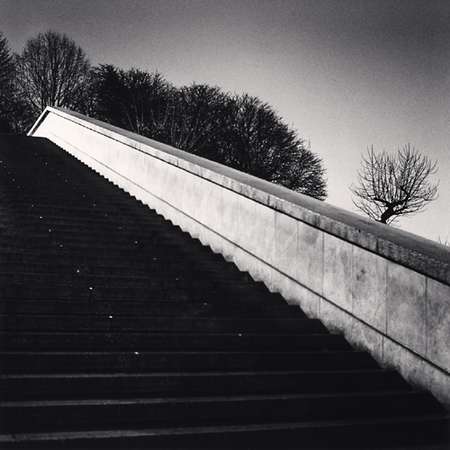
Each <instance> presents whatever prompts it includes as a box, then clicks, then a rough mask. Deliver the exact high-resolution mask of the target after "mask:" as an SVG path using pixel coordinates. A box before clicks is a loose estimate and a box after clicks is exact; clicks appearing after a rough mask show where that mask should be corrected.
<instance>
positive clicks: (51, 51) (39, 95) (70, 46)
mask: <svg viewBox="0 0 450 450" xmlns="http://www.w3.org/2000/svg"><path fill="white" fill-rule="evenodd" d="M88 73H89V61H88V59H87V57H86V55H85V53H84V51H83V50H82V49H81V48H80V47H78V46H77V45H76V44H75V42H74V41H73V40H71V39H69V38H68V37H67V36H66V35H65V34H60V33H56V32H54V31H47V32H46V33H40V34H38V35H37V37H35V38H33V39H30V40H28V41H27V43H26V44H25V48H24V50H23V52H22V54H21V55H20V56H18V57H17V81H18V85H19V88H20V90H21V93H22V95H23V96H24V98H27V100H28V101H29V103H30V106H31V108H32V109H33V110H34V112H35V113H39V112H40V111H42V110H43V109H44V108H45V107H46V106H62V107H67V108H72V109H77V108H78V106H79V104H80V102H81V101H82V98H83V95H84V90H85V87H86V85H85V82H86V78H87V76H88Z"/></svg>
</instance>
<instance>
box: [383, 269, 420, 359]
mask: <svg viewBox="0 0 450 450" xmlns="http://www.w3.org/2000/svg"><path fill="white" fill-rule="evenodd" d="M387 273H388V276H387V299H386V312H387V334H388V335H389V336H390V337H391V338H392V339H393V340H396V341H398V342H400V343H401V344H403V345H405V346H406V347H408V348H410V349H411V350H412V351H414V352H416V353H419V354H420V355H423V356H425V353H426V299H425V276H424V275H420V274H418V273H415V272H413V271H412V270H410V269H407V268H405V267H403V266H399V265H398V264H395V263H392V262H389V263H388V271H387Z"/></svg>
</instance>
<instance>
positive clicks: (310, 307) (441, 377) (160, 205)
mask: <svg viewBox="0 0 450 450" xmlns="http://www.w3.org/2000/svg"><path fill="white" fill-rule="evenodd" d="M29 134H30V135H32V136H43V137H46V138H48V139H50V140H51V141H53V142H55V143H56V144H57V145H59V146H60V147H62V148H63V149H65V150H66V151H68V152H69V153H71V154H72V155H74V156H75V157H77V158H78V159H80V160H81V161H83V162H84V163H86V164H87V165H88V166H90V167H92V168H93V169H95V170H96V171H98V172H99V173H101V174H102V175H103V176H105V177H106V178H108V179H109V180H111V181H112V182H113V183H115V184H117V185H118V186H120V187H121V188H123V189H125V190H126V191H128V192H129V193H130V194H132V195H134V196H135V197H136V198H138V199H139V200H141V201H142V202H144V203H146V204H148V205H149V206H150V207H151V208H154V209H156V210H157V211H158V212H159V213H161V214H163V215H164V216H165V217H166V218H167V219H169V220H171V221H172V222H173V223H175V224H178V225H180V226H181V227H182V228H183V229H184V230H186V231H188V232H189V233H190V234H191V235H192V236H193V237H196V238H198V239H200V240H201V241H202V242H203V243H204V244H206V245H209V246H210V247H211V248H212V249H213V250H214V251H216V252H220V253H222V254H223V255H224V257H225V258H226V259H228V260H232V261H234V262H235V264H236V265H237V266H238V267H239V268H240V269H242V270H246V271H248V272H250V274H251V275H252V276H253V277H254V278H255V279H256V280H262V281H263V282H264V283H265V284H266V285H267V286H268V287H269V289H271V290H272V291H277V292H280V293H281V294H282V295H283V296H284V298H285V299H286V300H287V301H288V302H290V303H294V304H298V305H300V306H301V307H302V308H303V309H304V310H305V312H306V313H307V314H308V315H309V316H311V317H315V318H319V319H320V320H322V321H323V322H324V323H325V325H326V326H327V327H328V328H329V329H331V330H332V331H336V332H342V333H343V334H344V335H345V336H346V338H347V339H348V340H349V341H350V342H351V343H353V344H354V345H355V346H358V347H361V348H364V349H367V350H369V351H370V352H371V353H372V355H373V356H374V357H375V358H376V359H377V360H378V361H379V362H380V363H382V364H383V365H385V366H387V367H395V368H397V369H398V370H399V371H400V372H401V373H402V374H403V376H404V377H405V378H406V379H408V380H409V381H411V382H413V383H416V384H418V385H420V386H422V387H425V388H428V389H430V390H431V391H432V392H433V393H434V394H435V396H436V397H438V398H439V399H440V400H441V401H442V402H443V403H445V404H447V405H449V406H450V377H449V372H450V270H449V267H450V252H449V250H448V248H445V247H444V246H441V245H439V244H437V243H434V242H431V241H428V240H426V239H423V238H420V237H418V236H415V235H413V234H410V233H406V232H402V231H399V230H396V229H394V228H392V227H388V226H385V225H382V224H378V223H375V222H372V221H369V220H366V219H364V218H362V217H360V216H358V215H355V214H352V213H349V212H347V211H344V210H341V209H339V208H335V207H333V206H331V205H327V204H326V203H323V202H319V201H316V200H314V199H311V198H309V197H306V196H303V195H300V194H297V193H294V192H292V191H289V190H287V189H284V188H282V187H279V186H275V185H273V184H271V183H268V182H265V181H262V180H260V179H257V178H255V177H252V176H249V175H246V174H243V173H241V172H238V171H235V170H233V169H230V168H227V167H224V166H222V165H220V164H217V163H214V162H211V161H207V160H205V159H202V158H198V157H196V156H194V155H190V154H187V153H185V152H182V151H180V150H177V149H175V148H173V147H169V146H166V145H164V144H161V143H158V142H155V141H152V140H150V139H146V138H143V137H142V136H138V135H135V134H133V133H130V132H127V131H124V130H121V129H119V128H115V127H112V126H111V125H107V124H105V123H102V122H99V121H95V120H93V119H90V118H87V117H85V116H82V115H79V114H76V113H72V112H70V111H64V110H61V109H54V108H47V109H46V110H45V111H44V113H43V114H42V115H41V117H40V118H39V120H38V121H37V122H36V124H35V126H34V127H33V129H32V130H31V131H30V133H29Z"/></svg>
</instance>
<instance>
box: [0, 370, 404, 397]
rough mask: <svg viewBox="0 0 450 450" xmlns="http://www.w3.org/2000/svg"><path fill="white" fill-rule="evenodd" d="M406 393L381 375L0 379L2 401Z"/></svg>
mask: <svg viewBox="0 0 450 450" xmlns="http://www.w3.org/2000/svg"><path fill="white" fill-rule="evenodd" d="M386 386H389V389H391V390H393V391H410V390H411V387H410V386H409V385H408V384H407V383H406V382H405V381H404V380H403V379H402V378H401V377H400V376H399V375H398V373H396V372H394V371H388V370H382V369H378V368H377V369H371V370H370V369H369V370H347V371H346V370H341V371H337V370H335V371H332V370H329V371H284V372H283V371H273V372H264V371H259V372H230V371H229V372H204V373H202V372H199V373H189V372H170V373H129V374H124V373H107V374H102V373H100V374H79V373H69V374H55V375H49V374H43V375H0V393H1V396H2V398H3V399H4V400H24V399H55V398H59V399H64V398H65V399H77V398H85V399H86V398H91V399H92V398H96V399H100V398H111V397H114V398H126V397H139V398H141V397H142V396H145V397H148V398H150V397H158V398H161V397H166V396H169V397H185V396H206V395H213V396H218V395H240V394H286V393H305V394H311V393H317V394H320V393H338V392H364V391H366V390H367V389H368V387H370V390H371V391H373V392H377V391H383V390H386Z"/></svg>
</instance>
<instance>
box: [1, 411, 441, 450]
mask: <svg viewBox="0 0 450 450" xmlns="http://www.w3.org/2000/svg"><path fill="white" fill-rule="evenodd" d="M445 428H446V422H445V420H444V419H442V417H436V416H434V415H428V416H422V417H420V418H415V417H396V418H381V419H380V418H377V419H374V418H370V419H352V420H345V419H344V420H342V419H341V420H333V421H305V422H290V423H276V424H274V423H257V424H245V425H234V426H230V425H221V426H201V427H178V428H176V427H169V428H152V429H139V430H137V429H132V428H122V429H121V428H116V429H114V430H88V431H86V430H83V431H73V432H68V431H61V432H48V433H15V434H13V435H12V434H3V435H1V434H0V444H1V446H2V447H1V448H2V449H25V448H26V449H49V450H50V449H61V448H65V449H66V448H67V449H78V450H81V449H91V448H105V449H119V448H120V449H124V448H127V449H128V448H140V449H148V448H158V449H162V448H166V449H168V448H170V449H176V448H177V449H180V448H183V449H187V448H192V449H199V448H202V449H213V448H214V449H231V448H233V449H249V448H258V449H260V448H265V449H273V450H278V449H280V448H283V447H285V448H286V447H287V448H292V446H293V445H295V448H298V445H301V448H302V449H303V450H312V449H317V450H318V449H320V450H325V449H341V450H342V449H358V450H374V449H375V448H376V449H377V450H380V449H386V450H388V449H390V450H392V449H393V448H397V449H399V450H447V448H448V446H447V444H446V442H447V441H446V437H445V435H446V430H445ZM349 436H351V439H349ZM387 439H388V442H386V440H387ZM299 443H301V444H299Z"/></svg>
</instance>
